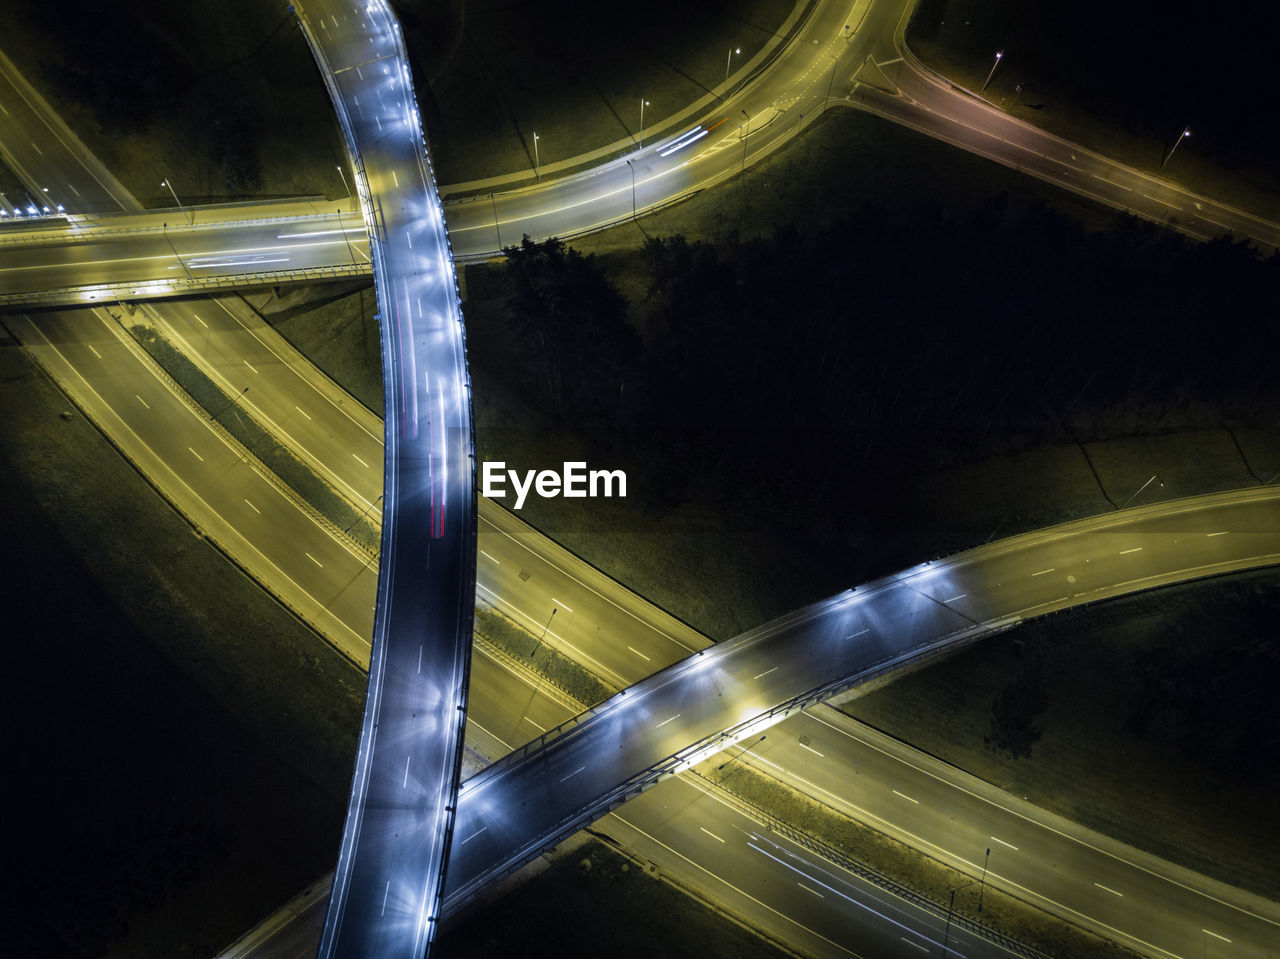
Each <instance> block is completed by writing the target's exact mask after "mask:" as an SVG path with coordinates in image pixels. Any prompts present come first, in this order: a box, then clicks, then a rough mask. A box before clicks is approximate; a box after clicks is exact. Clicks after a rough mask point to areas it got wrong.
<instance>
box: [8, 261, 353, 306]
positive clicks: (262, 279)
mask: <svg viewBox="0 0 1280 959" xmlns="http://www.w3.org/2000/svg"><path fill="white" fill-rule="evenodd" d="M371 270H372V268H371V267H370V266H369V264H367V263H353V264H341V265H337V266H313V267H303V268H295V269H290V270H271V271H266V270H264V271H262V272H258V273H213V274H209V275H208V276H193V277H181V278H174V279H166V280H130V281H124V282H120V283H95V284H91V285H88V286H66V287H57V288H54V289H45V290H27V291H23V292H19V293H0V306H69V305H75V306H88V305H93V304H96V303H110V302H113V301H115V300H125V299H128V300H138V299H150V298H155V297H165V296H176V295H181V294H183V293H201V292H205V291H208V290H228V289H246V288H248V287H255V286H272V285H275V284H277V283H302V282H311V283H313V282H315V281H317V280H343V279H350V278H354V277H367V276H368V275H369V274H370V272H371Z"/></svg>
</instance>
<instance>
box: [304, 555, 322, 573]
mask: <svg viewBox="0 0 1280 959" xmlns="http://www.w3.org/2000/svg"><path fill="white" fill-rule="evenodd" d="M307 559H309V560H311V562H313V563H315V564H316V565H317V566H319V567H320V568H321V569H324V563H322V562H320V560H318V559H316V558H315V557H314V556H312V555H311V554H310V553H307Z"/></svg>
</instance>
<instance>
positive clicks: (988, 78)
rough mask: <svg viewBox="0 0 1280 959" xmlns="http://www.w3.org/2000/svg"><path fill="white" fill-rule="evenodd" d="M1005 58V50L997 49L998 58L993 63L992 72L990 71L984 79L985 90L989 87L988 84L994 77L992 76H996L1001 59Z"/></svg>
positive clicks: (983, 87) (983, 86)
mask: <svg viewBox="0 0 1280 959" xmlns="http://www.w3.org/2000/svg"><path fill="white" fill-rule="evenodd" d="M1003 59H1004V51H1003V50H997V51H996V60H995V63H993V64H991V72H990V73H988V74H987V78H986V79H985V80H983V81H982V89H983V90H985V89H986V88H987V84H988V83H990V82H991V78H992V77H994V76H995V75H996V68H997V67H999V66H1000V61H1001V60H1003Z"/></svg>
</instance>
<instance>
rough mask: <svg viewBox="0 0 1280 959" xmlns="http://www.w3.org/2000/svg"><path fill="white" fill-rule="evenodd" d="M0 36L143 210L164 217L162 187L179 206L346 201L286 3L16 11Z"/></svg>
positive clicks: (333, 143)
mask: <svg viewBox="0 0 1280 959" xmlns="http://www.w3.org/2000/svg"><path fill="white" fill-rule="evenodd" d="M69 23H74V26H71V25H69ZM0 36H3V37H4V40H3V43H4V49H5V52H6V53H7V54H8V55H9V56H10V57H11V58H12V59H13V61H14V62H15V63H16V64H17V66H18V68H19V69H20V70H22V71H23V73H24V74H25V75H26V76H27V78H28V79H29V80H30V81H31V83H32V84H33V85H34V86H35V87H36V88H37V89H38V90H39V91H40V92H41V94H43V95H44V97H45V98H46V99H47V100H48V101H49V102H50V104H52V106H53V107H54V109H55V110H57V111H58V112H59V113H60V114H61V115H62V117H63V119H64V120H65V121H66V122H67V124H68V125H69V126H70V127H71V129H72V130H74V131H75V132H76V134H77V135H78V136H79V137H80V138H81V139H82V140H83V141H84V143H85V144H86V146H88V148H89V150H90V151H91V152H93V153H94V154H95V155H96V156H97V157H98V158H99V159H100V160H102V162H103V163H105V164H106V166H107V167H108V168H109V169H110V170H111V171H112V172H113V173H114V174H115V175H116V176H117V177H119V179H120V180H121V182H123V183H124V185H125V186H126V187H128V189H129V190H130V191H131V192H132V193H133V194H134V195H135V196H136V197H137V198H138V199H139V201H141V202H142V204H143V205H144V206H149V207H167V206H172V205H173V199H172V197H171V196H170V195H169V193H168V191H167V190H165V189H164V188H163V187H161V186H160V182H161V180H163V179H165V178H169V179H170V180H171V182H172V183H173V184H174V187H175V189H176V191H177V193H178V197H179V199H180V200H181V201H182V202H183V203H186V204H195V203H209V202H221V201H227V200H236V199H243V198H249V197H265V196H310V195H319V194H324V195H327V196H331V197H337V196H345V195H346V191H345V189H344V188H343V185H342V181H341V179H340V178H339V176H338V171H337V165H338V164H339V163H340V162H343V161H344V157H345V153H344V151H343V148H342V142H341V137H340V134H339V132H338V128H337V124H336V123H335V122H334V118H333V107H332V105H331V103H330V102H329V97H328V94H327V93H326V91H325V89H324V85H323V83H322V82H321V80H320V75H319V73H318V72H317V70H316V66H315V63H314V61H313V59H312V57H311V53H310V51H309V50H308V49H307V46H306V44H305V43H304V42H303V39H302V36H301V34H300V32H299V31H298V28H297V25H296V21H295V19H294V17H293V15H292V14H290V13H289V12H288V10H287V9H286V8H285V6H284V5H281V4H275V3H270V2H265V0H211V2H208V3H202V4H200V5H198V6H197V7H193V6H191V5H184V4H166V3H163V2H160V0H141V2H136V3H129V4H118V5H114V6H109V5H103V4H99V3H93V2H90V0H75V2H72V3H60V4H52V5H51V4H45V3H40V2H38V0H19V2H16V3H14V4H11V5H6V8H5V11H4V13H3V14H0Z"/></svg>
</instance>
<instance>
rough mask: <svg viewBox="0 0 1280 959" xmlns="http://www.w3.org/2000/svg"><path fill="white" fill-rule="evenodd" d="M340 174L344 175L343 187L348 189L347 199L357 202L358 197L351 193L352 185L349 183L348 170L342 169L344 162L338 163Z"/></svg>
mask: <svg viewBox="0 0 1280 959" xmlns="http://www.w3.org/2000/svg"><path fill="white" fill-rule="evenodd" d="M338 176H340V177H342V188H343V189H344V190H346V191H347V199H348V200H350V201H351V202H352V203H355V202H356V198H355V197H353V196H352V195H351V187H350V185H348V183H347V171H346V170H344V169H342V164H341V163H339V164H338Z"/></svg>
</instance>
